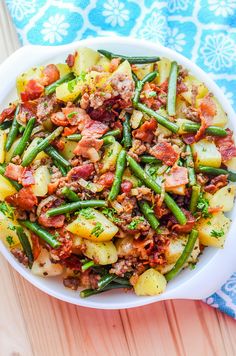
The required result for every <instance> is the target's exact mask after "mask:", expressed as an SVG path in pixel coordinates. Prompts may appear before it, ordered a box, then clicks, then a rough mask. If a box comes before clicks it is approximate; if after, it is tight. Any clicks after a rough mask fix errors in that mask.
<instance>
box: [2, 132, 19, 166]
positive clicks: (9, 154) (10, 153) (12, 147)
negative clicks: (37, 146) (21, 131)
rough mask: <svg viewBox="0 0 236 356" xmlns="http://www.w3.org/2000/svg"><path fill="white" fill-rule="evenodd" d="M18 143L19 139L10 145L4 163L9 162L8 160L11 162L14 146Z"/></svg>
mask: <svg viewBox="0 0 236 356" xmlns="http://www.w3.org/2000/svg"><path fill="white" fill-rule="evenodd" d="M19 141H20V137H19V138H17V139H16V140H15V141H14V142H13V144H12V146H11V148H10V150H9V151H8V152H6V153H5V162H6V163H8V162H10V160H11V158H12V155H13V152H14V150H15V148H16V146H17V145H18V143H19Z"/></svg>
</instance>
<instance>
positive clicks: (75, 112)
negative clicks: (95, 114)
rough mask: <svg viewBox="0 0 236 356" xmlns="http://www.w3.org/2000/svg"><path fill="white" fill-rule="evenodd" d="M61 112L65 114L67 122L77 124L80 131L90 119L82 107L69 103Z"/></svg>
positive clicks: (72, 124)
mask: <svg viewBox="0 0 236 356" xmlns="http://www.w3.org/2000/svg"><path fill="white" fill-rule="evenodd" d="M62 112H63V114H64V115H65V116H66V118H67V121H68V123H69V124H70V125H71V126H77V125H78V129H79V130H80V131H82V130H83V129H84V127H85V126H86V125H88V124H89V123H90V121H91V118H90V116H89V115H88V114H87V113H86V111H85V110H84V109H81V108H77V107H76V106H71V104H70V105H69V104H68V105H67V106H66V107H65V108H62Z"/></svg>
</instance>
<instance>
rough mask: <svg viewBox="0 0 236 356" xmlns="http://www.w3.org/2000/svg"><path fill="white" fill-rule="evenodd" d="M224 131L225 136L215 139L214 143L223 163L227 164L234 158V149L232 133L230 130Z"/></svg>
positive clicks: (235, 155)
mask: <svg viewBox="0 0 236 356" xmlns="http://www.w3.org/2000/svg"><path fill="white" fill-rule="evenodd" d="M226 131H227V136H225V137H215V143H216V146H217V148H218V150H219V151H220V153H221V157H222V162H223V163H225V162H227V161H228V160H229V159H231V158H233V157H236V147H235V143H234V140H233V132H232V131H231V130H230V129H226Z"/></svg>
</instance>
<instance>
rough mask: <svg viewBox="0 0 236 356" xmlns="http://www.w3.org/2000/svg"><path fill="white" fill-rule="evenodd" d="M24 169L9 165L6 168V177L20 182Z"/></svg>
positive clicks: (12, 164)
mask: <svg viewBox="0 0 236 356" xmlns="http://www.w3.org/2000/svg"><path fill="white" fill-rule="evenodd" d="M23 171H24V168H23V167H22V166H20V165H17V164H14V163H9V164H8V165H7V167H6V170H5V173H4V175H5V176H6V177H7V178H10V179H13V180H16V181H18V180H19V178H20V177H21V176H22V174H23Z"/></svg>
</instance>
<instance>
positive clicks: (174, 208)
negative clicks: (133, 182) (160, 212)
mask: <svg viewBox="0 0 236 356" xmlns="http://www.w3.org/2000/svg"><path fill="white" fill-rule="evenodd" d="M127 161H128V163H129V166H130V168H131V170H132V171H133V173H134V174H135V175H136V176H137V177H138V178H139V179H140V180H141V181H142V182H143V184H145V185H146V186H147V187H148V188H150V189H152V190H153V191H154V192H155V193H157V194H161V192H162V189H161V187H160V186H159V185H158V184H157V183H156V181H155V180H153V179H152V177H150V175H149V174H147V173H146V172H144V170H143V169H142V168H141V167H140V165H139V164H138V163H137V162H136V161H135V160H134V159H133V158H132V157H130V156H127ZM164 201H165V203H166V205H167V207H168V208H169V209H170V211H171V212H172V213H173V215H174V216H175V217H176V220H177V221H178V222H179V223H180V224H181V225H185V224H186V221H187V219H186V216H185V215H184V213H183V211H182V210H181V209H180V208H179V206H178V205H177V204H176V202H175V201H174V199H173V198H172V197H171V196H170V195H169V194H167V193H165V197H164Z"/></svg>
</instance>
